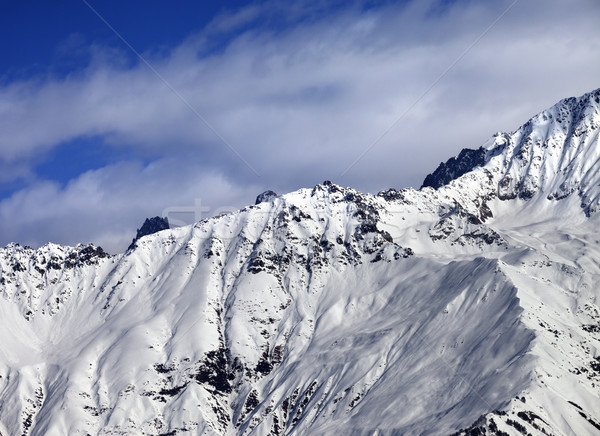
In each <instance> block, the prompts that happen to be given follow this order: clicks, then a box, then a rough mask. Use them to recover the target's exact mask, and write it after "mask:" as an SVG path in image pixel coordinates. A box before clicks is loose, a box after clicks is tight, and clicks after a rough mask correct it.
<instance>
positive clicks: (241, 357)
mask: <svg viewBox="0 0 600 436" xmlns="http://www.w3.org/2000/svg"><path fill="white" fill-rule="evenodd" d="M598 96H599V92H598V91H594V92H593V93H590V94H587V95H586V96H583V97H581V98H578V99H567V100H564V101H562V102H560V103H559V104H558V105H556V106H555V107H553V108H551V109H549V110H548V111H544V112H542V113H541V114H540V115H538V116H536V117H534V118H532V120H530V122H528V123H527V124H525V125H524V126H522V127H521V128H520V129H519V130H517V131H516V132H515V133H513V134H502V135H497V136H495V137H494V138H493V139H492V140H491V141H490V142H489V143H488V144H486V145H484V146H483V147H482V148H480V149H479V150H476V151H475V152H463V153H461V154H460V155H459V156H458V158H456V159H454V161H452V162H451V163H448V164H445V166H444V165H442V166H441V167H440V168H441V170H440V169H438V171H436V173H437V175H435V174H436V173H434V175H432V176H430V177H429V181H430V182H431V183H430V184H431V186H439V187H438V188H437V189H432V188H431V187H425V188H423V189H422V190H415V189H404V190H400V191H398V190H394V189H389V190H387V191H382V192H380V193H379V194H378V195H369V194H363V193H360V192H358V191H356V190H353V189H350V188H342V187H340V186H337V185H335V184H333V183H331V182H324V183H323V184H319V185H317V186H315V187H314V188H312V189H301V190H299V191H297V192H292V193H289V194H285V195H277V194H275V193H273V192H266V193H264V194H261V195H259V197H258V198H257V201H256V204H255V205H253V206H249V207H247V208H244V209H242V210H240V211H238V212H236V213H231V214H227V215H223V216H219V217H214V218H211V219H207V220H203V221H201V222H198V223H196V224H195V225H193V226H187V227H181V228H176V229H165V230H162V231H159V232H157V233H154V232H149V233H150V234H147V235H145V236H140V238H139V239H136V240H135V244H133V245H132V247H131V250H128V251H127V252H126V253H125V254H119V255H114V256H113V255H108V254H106V253H104V251H102V249H100V248H97V247H94V246H82V245H80V246H77V247H62V246H59V245H54V244H48V245H46V246H44V247H41V248H39V249H37V250H34V249H31V248H26V247H21V246H19V245H17V244H10V245H8V246H7V247H5V248H3V249H0V329H1V330H0V332H1V333H0V339H1V344H2V346H0V435H8V434H25V435H65V434H74V435H77V434H81V435H86V434H102V435H105V434H106V435H109V434H110V435H116V434H161V435H167V434H204V435H223V434H231V435H233V434H248V435H250V434H252V435H288V434H335V433H341V434H374V433H376V432H377V434H390V435H391V434H407V435H408V434H431V435H449V434H453V433H454V434H458V435H466V434H509V435H520V434H528V433H530V434H531V435H533V436H539V435H542V434H554V435H563V434H564V435H567V434H578V435H580V434H581V435H585V434H593V432H594V431H595V430H596V429H598V428H600V419H599V418H598V415H597V412H596V411H597V410H600V391H599V388H598V387H599V386H600V366H599V364H598V362H599V359H600V357H599V356H600V336H599V335H600V306H599V305H598V301H599V299H600V294H599V288H598V286H597V283H599V282H600V264H599V263H598V259H600V238H598V228H600V214H598V213H596V211H597V210H598V207H597V204H598V191H597V190H598V184H599V180H598V174H599V173H600V168H599V160H598V156H599V155H598V153H599V146H598V139H597V136H598V135H597V132H598ZM559 120H560V121H559ZM576 133H577V134H576ZM561 186H562V188H561ZM566 187H573V189H570V188H566ZM561 189H562V191H561ZM559 191H560V192H562V194H560V195H558V194H557V193H558V192H559ZM574 217H575V218H576V219H574Z"/></svg>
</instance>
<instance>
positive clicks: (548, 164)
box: [423, 89, 600, 215]
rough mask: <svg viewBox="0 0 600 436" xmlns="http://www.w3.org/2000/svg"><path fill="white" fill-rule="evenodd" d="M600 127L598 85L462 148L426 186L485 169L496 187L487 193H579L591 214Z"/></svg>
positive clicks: (599, 195) (597, 193) (599, 175)
mask: <svg viewBox="0 0 600 436" xmlns="http://www.w3.org/2000/svg"><path fill="white" fill-rule="evenodd" d="M599 127H600V89H597V90H595V91H592V92H590V93H588V94H585V95H583V96H582V97H579V98H574V97H572V98H567V99H565V100H562V101H560V102H559V103H557V104H556V105H555V106H553V107H551V108H550V109H548V110H545V111H543V112H541V113H539V114H538V115H536V116H535V117H533V118H531V119H530V120H529V121H528V122H527V123H525V124H524V125H523V126H521V127H520V128H519V129H518V130H516V131H515V132H513V133H511V134H507V133H499V134H497V135H495V136H494V138H492V139H491V140H490V141H488V142H487V143H486V144H485V145H484V146H482V147H481V148H479V149H477V150H468V149H465V150H463V151H462V152H461V153H460V154H459V156H457V157H456V158H452V159H450V160H449V161H448V162H446V163H442V164H441V165H440V166H439V167H438V169H437V170H436V171H435V172H434V173H432V174H430V175H428V176H427V178H426V179H425V182H424V184H423V186H424V187H426V186H430V187H433V188H439V187H441V186H443V185H449V184H450V185H451V181H452V180H455V179H458V178H460V177H461V176H463V174H468V176H467V177H469V176H472V175H473V174H476V175H477V177H485V176H484V175H483V174H485V175H487V176H489V177H492V178H493V183H492V187H493V190H492V191H491V192H488V193H486V194H492V195H497V197H498V198H499V199H500V200H511V199H515V198H519V199H524V200H529V199H532V198H534V197H536V196H543V197H546V198H547V199H548V200H561V199H564V198H567V197H569V196H571V195H576V196H577V197H579V201H580V205H581V208H582V209H583V210H584V212H585V213H586V214H587V215H590V214H592V213H594V212H597V211H598V210H600V172H599V171H598V161H599V159H600V148H599V147H598V132H599ZM473 170H476V171H473ZM481 173H483V174H481Z"/></svg>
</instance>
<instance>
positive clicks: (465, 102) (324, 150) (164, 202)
mask: <svg viewBox="0 0 600 436" xmlns="http://www.w3.org/2000/svg"><path fill="white" fill-rule="evenodd" d="M315 4H316V3H315ZM509 4H510V3H509V2H493V4H489V3H477V2H453V3H451V4H448V5H446V6H444V7H441V6H440V5H439V4H437V3H436V2H433V1H430V2H413V3H410V4H408V5H405V6H402V7H399V6H395V5H387V6H382V7H380V8H371V9H368V10H361V8H360V7H353V8H349V9H347V10H337V11H335V12H336V13H335V14H329V15H324V16H320V17H319V16H318V15H314V14H313V15H310V17H311V19H309V20H302V19H297V20H296V21H294V23H295V24H294V25H293V26H292V27H290V28H287V29H286V30H281V29H278V30H276V31H274V30H269V29H261V28H257V27H251V29H250V30H249V31H247V32H246V33H243V34H241V35H238V36H237V37H235V39H233V40H232V41H231V42H230V44H229V45H227V47H226V48H225V49H224V50H223V51H220V52H216V53H213V54H210V55H206V54H205V48H206V41H207V39H209V38H210V35H212V34H214V33H215V32H225V31H229V30H231V29H236V28H240V26H241V27H243V26H245V25H247V24H248V23H251V22H260V17H262V16H267V15H268V16H269V17H270V18H269V19H271V20H272V19H273V17H274V16H276V15H277V14H279V15H282V14H284V13H285V9H281V7H279V9H277V10H273V9H272V5H269V4H268V3H265V4H263V7H262V9H261V8H259V7H258V6H252V7H251V8H247V9H244V10H242V11H239V12H234V13H232V14H231V15H229V16H220V17H218V18H217V19H215V21H214V22H213V23H212V24H211V25H209V27H208V28H207V29H206V31H205V32H204V33H201V34H199V35H196V36H193V37H190V39H189V40H187V41H185V42H184V43H182V44H181V46H179V47H176V48H174V49H173V51H172V52H171V53H170V54H168V56H166V57H153V56H150V57H149V60H150V62H151V63H152V64H153V65H154V66H155V67H156V69H157V70H158V71H160V73H161V74H162V75H163V77H165V78H166V79H167V80H168V81H169V83H171V84H172V86H174V87H175V88H176V89H177V90H178V92H179V93H181V95H182V96H184V97H185V99H186V100H187V101H189V102H190V103H191V104H192V105H193V106H194V107H195V108H196V109H197V110H198V112H199V113H201V114H202V115H203V116H204V117H205V118H206V119H207V120H208V121H209V122H210V123H211V124H212V125H213V126H214V127H215V128H216V129H217V130H218V131H219V132H220V133H221V134H222V135H223V137H224V138H225V139H226V140H227V141H228V142H229V143H230V144H231V145H232V146H233V147H235V148H236V150H238V151H239V153H240V154H242V155H243V156H244V157H245V158H246V159H247V161H248V162H249V163H250V164H251V165H252V166H253V167H254V168H256V169H257V170H258V172H259V173H260V174H261V177H260V178H257V177H256V176H255V175H254V174H253V172H252V171H250V170H249V169H248V168H245V166H244V164H243V163H242V162H241V161H240V160H239V159H238V158H237V157H236V156H235V155H234V154H233V153H231V152H230V151H229V150H228V149H227V147H225V146H224V145H223V144H222V143H220V141H219V140H218V139H217V138H216V137H215V136H214V135H213V134H212V132H210V130H209V129H207V128H206V126H204V125H203V123H202V122H201V121H200V120H199V119H198V118H197V117H196V116H195V115H194V114H193V113H192V112H191V111H190V110H189V109H188V108H187V107H186V106H185V105H184V104H182V102H181V101H180V100H179V99H178V98H177V97H176V96H175V95H173V93H171V91H170V90H169V89H168V88H167V87H166V86H165V85H164V84H163V83H161V82H160V81H159V80H158V79H157V78H156V77H155V76H154V75H153V74H152V73H151V72H150V71H149V70H148V69H147V68H146V67H145V66H144V65H142V64H139V65H136V66H133V67H131V66H130V67H126V66H123V65H126V64H125V63H120V62H119V61H118V59H117V60H114V59H108V60H107V58H106V53H104V54H103V56H96V57H95V58H94V59H95V60H94V61H93V62H92V63H91V64H90V66H89V67H88V68H87V69H85V70H84V71H80V72H77V73H74V74H72V75H70V76H68V77H66V78H59V79H37V80H31V81H29V82H20V83H10V84H7V85H4V86H0V102H1V103H0V131H2V132H3V133H2V136H1V137H0V162H4V164H3V165H4V166H6V165H9V166H11V167H12V168H15V169H19V168H22V170H21V171H17V170H15V171H13V173H14V174H13V177H17V176H18V174H27V171H30V169H28V168H27V165H26V164H27V163H28V162H30V161H31V159H32V158H33V157H34V156H36V158H37V159H39V156H40V155H42V156H43V153H45V152H46V151H47V150H49V149H51V148H53V147H55V146H57V145H58V144H60V143H63V142H65V141H69V140H73V139H76V138H77V137H81V136H87V135H101V136H103V137H105V139H106V141H108V142H110V143H111V144H113V146H115V147H129V148H131V149H132V150H133V153H134V155H135V154H137V155H139V156H144V157H146V158H147V157H148V156H152V157H153V158H154V159H158V160H157V165H159V166H161V165H166V166H165V167H164V168H163V170H162V171H160V172H157V173H155V174H153V178H152V179H150V178H148V177H149V176H147V174H149V171H150V170H149V169H148V168H137V167H135V168H133V169H131V168H129V167H127V165H130V164H122V166H119V165H113V166H110V167H107V168H105V169H102V170H99V171H96V172H93V173H87V174H84V175H82V176H80V177H79V178H78V179H76V180H73V181H72V182H71V183H70V184H68V185H67V186H66V187H61V186H58V185H55V184H51V183H48V182H38V183H37V184H32V185H31V186H29V187H28V188H26V189H24V190H23V191H22V192H19V193H17V194H15V195H14V196H13V197H12V198H10V199H7V200H4V201H3V202H2V203H0V211H1V213H2V214H3V215H2V216H3V218H4V219H10V217H14V216H27V217H28V218H27V220H20V219H19V220H17V221H15V222H14V223H12V224H11V225H9V226H6V228H5V229H4V230H2V233H3V237H2V239H3V240H4V241H6V240H7V239H8V238H9V239H12V240H19V241H23V242H29V243H32V244H37V243H40V242H41V241H42V239H43V237H46V238H47V239H53V240H56V241H59V242H69V243H73V242H76V241H77V240H84V241H85V240H89V239H92V240H94V241H96V242H100V243H105V242H104V241H108V240H111V238H113V240H114V239H115V237H113V236H111V235H114V234H117V233H119V232H121V233H124V232H125V231H126V230H127V231H128V232H129V234H131V232H132V230H133V228H132V227H131V226H132V225H133V226H135V225H136V224H133V222H134V216H135V220H137V221H139V215H141V214H146V215H151V214H157V213H159V212H160V211H161V210H163V209H164V208H167V207H169V206H174V205H176V204H175V203H174V202H175V201H177V202H179V203H178V204H193V199H194V198H204V197H206V196H209V195H211V194H210V193H211V192H214V191H215V189H213V188H212V184H214V183H217V182H216V180H219V181H220V182H219V183H220V185H219V186H220V188H218V189H217V191H218V193H219V195H218V196H215V197H214V200H212V199H211V201H214V202H223V204H225V203H227V202H229V201H233V200H229V198H233V197H235V198H236V199H237V200H236V201H239V200H240V199H241V198H247V197H248V196H249V187H252V189H256V191H255V192H254V193H258V191H259V190H260V189H261V187H264V188H267V187H268V188H275V189H277V190H279V191H285V190H291V189H296V188H298V187H302V186H311V185H313V184H315V183H317V182H319V181H322V180H324V179H332V180H333V181H336V182H339V183H341V184H345V185H351V186H353V187H356V188H359V189H363V190H370V191H377V190H378V189H383V188H386V187H389V186H395V187H403V186H407V185H413V186H414V185H418V184H420V182H421V181H422V179H423V178H424V176H425V175H426V173H427V172H429V171H432V170H433V169H434V168H435V166H436V165H437V163H438V162H439V161H441V160H445V159H447V158H448V157H450V156H452V155H455V154H456V153H458V151H459V150H460V149H461V148H463V147H477V146H478V145H480V144H481V143H482V142H484V141H485V140H486V139H487V138H488V137H489V136H490V135H491V134H492V133H494V132H495V131H498V130H512V129H515V128H517V127H518V125H519V124H521V123H523V122H525V121H526V120H527V118H529V117H530V116H532V115H534V114H535V113H536V112H538V111H540V110H542V109H544V108H545V107H547V106H549V105H551V104H553V103H554V102H555V101H557V100H558V99H560V98H563V97H568V96H571V95H579V94H582V93H584V92H587V91H590V90H592V89H593V88H596V87H598V86H600V84H598V82H597V78H598V77H600V75H599V73H600V59H599V58H598V57H597V56H595V53H598V51H599V49H600V34H599V32H598V31H597V29H596V27H597V22H598V18H599V15H600V6H598V4H597V3H596V2H593V1H586V0H577V1H574V2H569V3H565V2H552V1H551V2H547V1H544V2H542V1H541V0H540V1H527V2H525V1H521V2H518V3H517V4H516V5H515V6H514V8H513V9H512V10H511V11H510V12H509V13H507V14H506V16H505V17H504V18H503V19H502V20H501V21H500V22H499V23H498V24H497V25H496V26H495V27H494V28H493V29H492V30H491V31H490V32H489V33H488V34H487V35H486V36H485V37H484V38H483V39H482V40H481V41H480V42H479V43H478V44H477V45H475V46H474V47H473V48H472V50H470V51H469V52H468V53H467V55H466V56H465V57H464V58H463V59H462V60H461V61H460V62H459V63H458V64H457V65H456V66H455V67H454V68H453V69H452V70H451V71H450V72H449V73H448V74H447V75H446V76H445V77H444V78H443V79H442V80H440V81H439V83H437V84H436V86H435V87H434V88H433V89H432V90H431V92H430V93H428V95H427V96H426V97H425V98H424V99H423V100H422V101H421V102H420V103H419V104H417V105H416V106H415V107H414V109H412V110H411V111H410V112H409V113H408V114H407V116H406V117H405V118H404V119H403V120H402V121H401V122H400V123H399V124H398V125H397V126H396V127H395V128H394V129H393V130H392V131H391V132H390V133H389V134H388V135H387V136H386V137H385V138H384V139H383V140H382V141H381V142H380V143H379V144H378V145H377V146H375V147H374V148H373V150H372V151H371V152H369V153H368V154H367V155H366V156H365V157H364V159H362V160H361V161H360V162H359V164H357V165H356V166H355V167H353V168H352V169H351V170H350V171H349V172H348V173H347V174H346V175H345V176H343V177H342V176H341V174H342V172H343V171H344V170H345V169H346V168H347V167H348V166H349V165H350V164H351V163H352V162H353V161H354V160H355V159H356V157H358V156H359V155H360V154H361V152H362V151H363V150H364V149H365V148H366V147H368V146H369V145H370V144H371V143H372V142H373V141H374V140H375V139H376V138H378V137H379V135H380V134H381V133H382V132H383V131H385V130H386V129H387V128H388V127H389V126H390V125H391V124H392V123H393V122H394V121H395V120H396V119H397V118H398V117H399V116H400V115H401V114H402V113H403V112H404V111H405V110H406V109H407V108H408V107H410V105H411V104H412V103H414V101H415V100H416V99H417V98H418V97H419V96H420V95H421V93H422V92H423V91H424V90H426V89H427V88H428V87H429V86H430V85H431V84H432V83H433V82H434V81H435V80H436V79H437V78H438V77H439V75H440V74H441V73H442V72H443V71H444V70H445V69H446V68H447V67H448V66H449V65H451V64H452V63H453V62H454V61H455V60H456V59H457V57H458V56H459V55H460V54H461V53H462V52H463V51H464V50H465V48H466V47H468V46H469V45H470V44H471V43H472V42H473V41H474V40H475V39H476V38H477V37H478V36H479V35H480V34H481V32H483V31H484V30H485V29H486V28H487V27H488V26H489V24H490V23H492V22H493V21H494V20H495V19H496V18H497V17H498V16H499V14H500V13H501V12H502V11H503V9H504V8H506V7H507V6H508V5H509ZM269 7H271V9H269ZM293 14H295V15H294V16H295V17H305V16H307V14H309V12H307V10H306V9H304V10H301V11H300V12H299V10H298V7H297V5H296V9H294V11H293ZM109 53H110V52H109ZM118 65H121V66H118ZM165 162H172V164H169V165H167V164H166V163H165ZM175 162H176V163H177V164H174V163H175ZM190 162H194V164H193V165H192V164H190ZM123 165H124V166H123ZM178 165H180V166H183V167H185V168H195V169H196V171H197V172H208V173H210V174H212V176H210V177H208V176H203V177H208V178H202V177H201V178H198V176H197V174H195V173H194V172H189V171H188V172H186V171H183V172H181V171H179V169H178V168H177V166H178ZM123 168H129V169H127V170H125V169H123ZM215 174H219V176H218V177H217V179H215V177H216V176H214V175H215ZM103 177H104V178H103ZM5 178H6V175H5ZM176 179H177V180H178V181H179V182H178V184H177V185H176V186H175V185H174V184H173V183H174V182H173V181H174V180H176ZM112 180H117V181H119V184H118V185H117V186H113V182H112ZM140 180H142V181H147V182H148V183H150V182H152V183H154V182H156V183H158V184H159V185H160V184H162V185H163V187H162V188H161V189H159V190H158V192H156V191H155V192H154V193H153V195H149V194H144V192H147V193H150V192H153V191H152V190H148V191H144V189H148V188H147V187H146V188H141V187H140V188H135V189H134V188H133V187H130V188H126V187H125V186H127V184H131V185H140V186H144V185H145V183H143V182H140ZM84 188H85V189H91V190H92V191H91V192H92V194H93V195H90V192H88V191H86V190H85V189H84ZM138 189H140V190H141V191H140V190H138ZM170 189H172V190H174V191H170ZM173 192H176V194H173ZM108 193H110V195H108ZM220 196H224V197H220ZM43 198H48V199H52V201H51V202H50V201H49V200H48V201H47V202H46V203H44V202H43V201H42V199H43ZM94 198H102V201H100V200H98V201H96V202H94V201H93V199H94ZM41 205H45V207H44V208H42V207H41ZM214 206H215V207H217V205H216V204H215V205H214ZM78 208H81V209H83V210H84V212H79V211H78ZM42 209H43V210H42ZM106 211H110V213H111V214H112V215H111V217H112V221H111V219H109V218H108V217H105V216H106V213H108V212H106ZM94 214H97V216H98V217H105V218H102V220H104V221H98V220H97V219H96V218H93V215H94ZM44 220H50V221H52V220H55V223H56V224H55V227H52V226H48V225H47V224H44V226H46V227H48V229H49V230H47V231H46V233H44V232H43V231H42V230H39V229H38V230H35V231H34V228H35V225H36V223H38V225H41V224H40V223H43V222H44ZM86 220H87V221H86ZM50 221H47V222H50ZM95 221H96V222H95ZM137 221H135V222H136V223H137ZM82 222H89V225H88V224H86V225H83V224H81V223H82ZM71 224H75V225H71ZM61 226H62V227H61ZM111 226H112V227H111ZM73 229H75V230H76V231H72V230H73ZM77 229H79V230H77ZM121 233H119V234H121ZM44 235H47V236H44ZM94 235H95V236H94ZM40 238H42V239H40ZM94 238H96V239H94ZM117 239H119V238H117ZM121 239H123V238H121ZM111 244H113V246H114V247H117V246H118V244H117V243H115V242H114V241H113V242H111Z"/></svg>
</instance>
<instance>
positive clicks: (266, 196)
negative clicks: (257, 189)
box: [254, 191, 277, 204]
mask: <svg viewBox="0 0 600 436" xmlns="http://www.w3.org/2000/svg"><path fill="white" fill-rule="evenodd" d="M275 198H277V194H276V193H275V192H273V191H265V192H263V193H262V194H258V196H257V197H256V201H255V202H254V204H260V203H268V202H270V201H272V200H274V199H275Z"/></svg>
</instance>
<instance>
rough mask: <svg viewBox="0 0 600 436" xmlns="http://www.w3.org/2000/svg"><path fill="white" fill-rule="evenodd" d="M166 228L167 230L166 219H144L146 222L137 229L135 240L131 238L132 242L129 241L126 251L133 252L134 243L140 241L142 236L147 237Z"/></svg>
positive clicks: (167, 220)
mask: <svg viewBox="0 0 600 436" xmlns="http://www.w3.org/2000/svg"><path fill="white" fill-rule="evenodd" d="M168 228H169V219H168V218H166V217H165V218H161V217H159V216H155V217H152V218H146V220H145V221H144V223H143V224H142V227H140V228H139V229H137V232H136V235H135V238H133V240H132V241H131V244H129V247H128V248H127V251H130V250H133V249H134V248H135V247H136V242H137V241H138V239H140V238H142V237H144V236H148V235H152V234H154V233H157V232H160V231H161V230H166V229H168Z"/></svg>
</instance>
